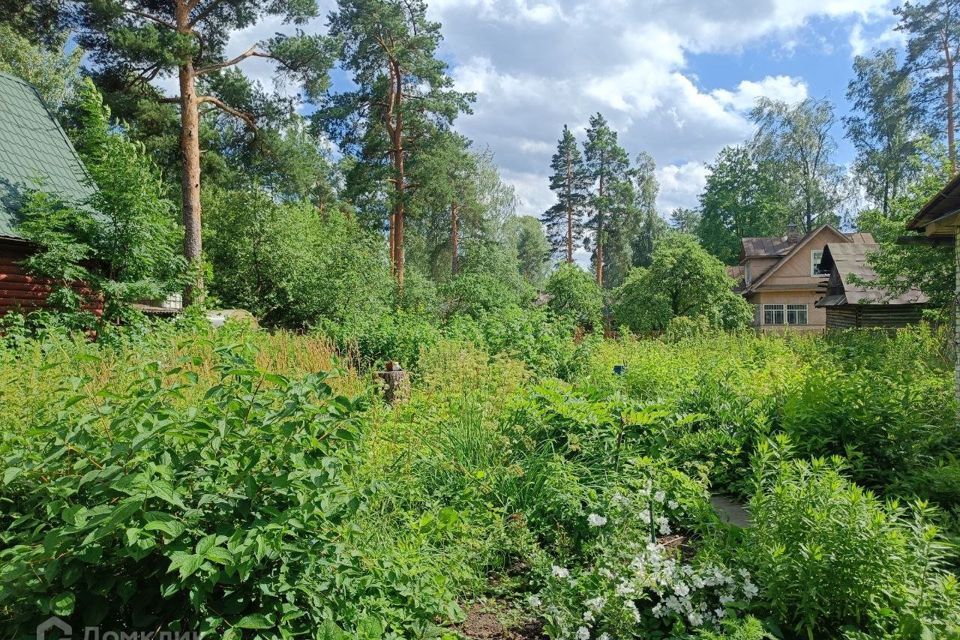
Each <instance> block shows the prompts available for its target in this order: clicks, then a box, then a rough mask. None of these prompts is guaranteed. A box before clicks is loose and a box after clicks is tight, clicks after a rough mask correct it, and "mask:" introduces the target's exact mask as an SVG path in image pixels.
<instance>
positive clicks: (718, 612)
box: [713, 608, 727, 618]
mask: <svg viewBox="0 0 960 640" xmlns="http://www.w3.org/2000/svg"><path fill="white" fill-rule="evenodd" d="M713 613H714V614H716V616H717V618H722V617H723V616H725V615H727V611H726V610H725V609H722V608H720V609H714V610H713Z"/></svg>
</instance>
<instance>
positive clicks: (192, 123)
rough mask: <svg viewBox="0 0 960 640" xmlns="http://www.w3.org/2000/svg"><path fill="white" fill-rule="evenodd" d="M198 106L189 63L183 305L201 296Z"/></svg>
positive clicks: (184, 24)
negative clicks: (186, 278)
mask: <svg viewBox="0 0 960 640" xmlns="http://www.w3.org/2000/svg"><path fill="white" fill-rule="evenodd" d="M175 14H176V23H177V31H179V32H180V33H188V32H189V30H190V27H189V21H190V12H189V9H188V8H187V7H186V4H185V3H183V2H178V3H177V6H176V11H175ZM199 107H200V105H199V103H198V101H197V90H196V73H195V71H194V68H193V61H192V60H187V61H186V62H185V63H184V64H183V65H181V66H180V157H181V160H182V162H183V168H182V169H181V189H182V199H183V255H184V257H185V258H186V259H187V263H188V266H189V268H190V270H191V281H190V283H189V284H188V285H187V287H186V289H185V290H184V292H183V303H184V305H189V304H192V303H194V302H197V298H198V297H199V296H201V295H202V290H203V274H202V271H201V266H200V259H201V254H202V252H203V240H202V237H201V234H200V229H201V226H200V108H199Z"/></svg>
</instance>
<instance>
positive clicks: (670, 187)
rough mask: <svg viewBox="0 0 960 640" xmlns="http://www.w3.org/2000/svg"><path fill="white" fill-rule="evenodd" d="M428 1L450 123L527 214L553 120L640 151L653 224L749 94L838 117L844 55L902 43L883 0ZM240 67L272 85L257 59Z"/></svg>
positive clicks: (328, 0)
mask: <svg viewBox="0 0 960 640" xmlns="http://www.w3.org/2000/svg"><path fill="white" fill-rule="evenodd" d="M428 2H429V3H430V14H431V17H432V18H433V19H436V20H439V21H440V22H441V23H442V24H443V33H444V36H445V39H444V43H443V45H442V50H441V55H442V56H443V58H444V59H445V60H448V61H449V62H450V65H451V74H452V76H453V77H454V79H455V81H456V84H457V86H458V87H459V88H461V89H463V90H467V91H475V92H476V93H477V102H476V105H475V109H474V113H473V114H472V115H466V116H463V117H462V118H461V119H460V120H459V121H458V123H457V128H458V129H459V130H460V131H462V132H463V133H464V134H466V135H468V136H469V137H471V138H472V139H473V140H474V141H475V144H476V145H478V146H480V147H490V149H492V150H493V152H494V154H495V158H496V162H497V164H498V166H499V168H500V170H501V174H502V175H503V177H504V179H505V180H506V181H507V182H508V183H509V184H511V185H513V186H514V188H515V189H516V192H517V195H518V197H519V200H520V206H519V212H520V213H523V214H530V215H539V214H540V213H541V212H542V211H543V210H544V209H545V208H547V207H549V206H550V204H551V203H552V194H551V193H550V191H549V189H548V187H547V175H548V173H549V161H550V156H551V154H552V153H553V151H554V149H555V147H556V142H557V138H558V137H559V135H560V131H561V129H562V127H563V125H564V124H568V125H570V126H571V128H572V129H573V130H574V131H575V132H576V133H578V134H580V135H581V137H582V134H583V131H584V129H585V127H586V124H587V120H588V119H589V117H590V116H591V115H592V114H593V113H595V112H597V111H601V112H603V113H604V115H606V116H607V118H608V120H610V122H611V123H612V124H613V126H614V127H615V128H617V129H618V131H619V132H620V139H621V143H622V144H623V145H624V146H625V147H626V148H627V150H628V151H629V152H630V154H631V156H635V155H636V154H637V153H638V152H640V151H646V152H648V153H650V154H651V155H653V157H654V159H655V160H656V162H657V166H658V178H659V179H660V184H661V193H660V198H659V202H658V204H659V208H660V211H661V213H662V214H663V215H664V216H667V215H669V213H670V211H671V210H672V209H673V208H674V207H677V206H693V205H695V204H696V197H697V194H698V193H699V192H700V190H701V189H702V186H703V183H704V181H705V179H706V176H707V168H706V167H707V165H708V164H709V163H710V162H711V161H712V160H713V158H714V157H715V156H716V154H717V152H718V151H719V150H720V149H721V148H722V147H723V146H724V145H727V144H736V143H739V142H742V141H743V140H744V139H746V138H747V137H749V136H750V135H751V133H752V126H751V125H750V123H749V120H748V119H747V113H748V112H749V110H750V107H751V106H752V104H753V102H754V100H755V99H756V98H757V97H758V96H768V97H771V98H778V99H784V100H789V101H795V100H799V99H802V98H804V97H807V96H814V97H827V98H829V99H830V100H831V101H832V102H833V103H834V104H835V105H836V108H837V116H838V120H839V118H841V117H842V116H843V115H845V114H846V113H847V111H848V108H847V104H846V99H845V93H846V86H847V83H848V82H849V80H850V77H851V65H852V62H853V57H854V55H855V54H858V53H866V52H869V51H870V50H871V49H873V48H875V47H878V46H902V41H901V39H900V34H899V33H897V32H895V31H893V26H894V17H893V13H892V11H893V8H894V6H895V5H896V3H895V2H893V1H891V0H428ZM321 4H322V5H323V6H324V9H325V10H329V9H331V8H333V5H334V2H333V0H321ZM324 24H325V20H317V21H315V22H314V23H312V24H311V25H310V27H309V29H310V30H315V31H320V32H322V31H323V29H324ZM278 30H281V25H279V24H270V23H266V24H261V25H258V26H257V27H256V28H254V29H251V30H247V31H245V32H242V33H238V34H234V37H233V38H232V41H231V48H235V49H237V51H242V50H243V49H245V48H246V47H247V46H249V44H250V43H251V41H255V40H257V39H260V38H264V37H268V36H269V35H272V34H273V33H274V32H276V31H278ZM250 64H251V67H252V68H248V71H250V72H252V73H253V74H254V75H256V76H259V77H261V79H262V80H263V81H264V82H266V83H268V84H269V83H271V82H272V78H273V73H272V72H271V71H270V69H269V66H268V64H267V63H266V62H261V61H251V62H250ZM836 138H837V141H838V143H839V151H838V154H837V159H838V160H839V161H840V162H841V163H847V162H849V161H850V159H851V157H852V150H851V148H850V145H849V144H848V143H847V142H846V141H844V140H843V131H842V128H841V127H839V126H838V128H837V131H836Z"/></svg>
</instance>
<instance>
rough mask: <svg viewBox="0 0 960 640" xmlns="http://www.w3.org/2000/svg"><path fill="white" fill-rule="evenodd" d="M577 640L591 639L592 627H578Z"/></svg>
mask: <svg viewBox="0 0 960 640" xmlns="http://www.w3.org/2000/svg"><path fill="white" fill-rule="evenodd" d="M577 640H590V629H588V628H586V627H580V628H579V629H577Z"/></svg>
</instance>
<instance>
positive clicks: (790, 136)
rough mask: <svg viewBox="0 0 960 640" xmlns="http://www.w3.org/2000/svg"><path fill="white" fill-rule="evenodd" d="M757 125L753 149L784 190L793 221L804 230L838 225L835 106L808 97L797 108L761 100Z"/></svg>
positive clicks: (753, 115)
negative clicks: (788, 200)
mask: <svg viewBox="0 0 960 640" xmlns="http://www.w3.org/2000/svg"><path fill="white" fill-rule="evenodd" d="M751 118H752V120H753V121H754V122H755V123H756V124H757V133H756V136H755V137H754V140H753V144H752V148H751V151H752V153H753V154H754V155H755V156H756V159H757V161H759V162H761V163H769V165H767V166H770V167H771V168H773V169H774V170H775V171H776V173H777V179H778V180H779V181H780V183H781V184H782V185H783V186H784V188H786V190H787V196H788V197H789V198H790V205H791V209H792V210H793V211H796V212H797V214H798V216H797V218H796V219H795V220H792V222H796V223H797V224H798V225H799V226H801V227H802V228H803V229H804V230H806V231H808V232H809V231H811V230H813V229H814V228H815V227H816V226H817V225H819V224H823V223H826V222H830V223H834V224H837V223H838V222H839V215H838V213H837V210H838V208H839V207H840V205H841V204H842V202H843V191H842V187H843V172H842V170H841V168H840V167H839V166H838V165H837V164H836V163H835V162H834V161H833V155H834V153H835V152H836V141H834V139H833V137H832V134H831V130H832V128H833V125H834V123H835V121H836V118H835V115H834V111H833V105H831V104H830V103H829V102H827V101H826V100H815V99H812V98H808V99H806V100H802V101H800V102H797V103H795V104H789V103H786V102H782V101H779V100H771V99H769V98H760V99H759V100H757V105H756V107H754V109H753V111H752V112H751Z"/></svg>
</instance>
